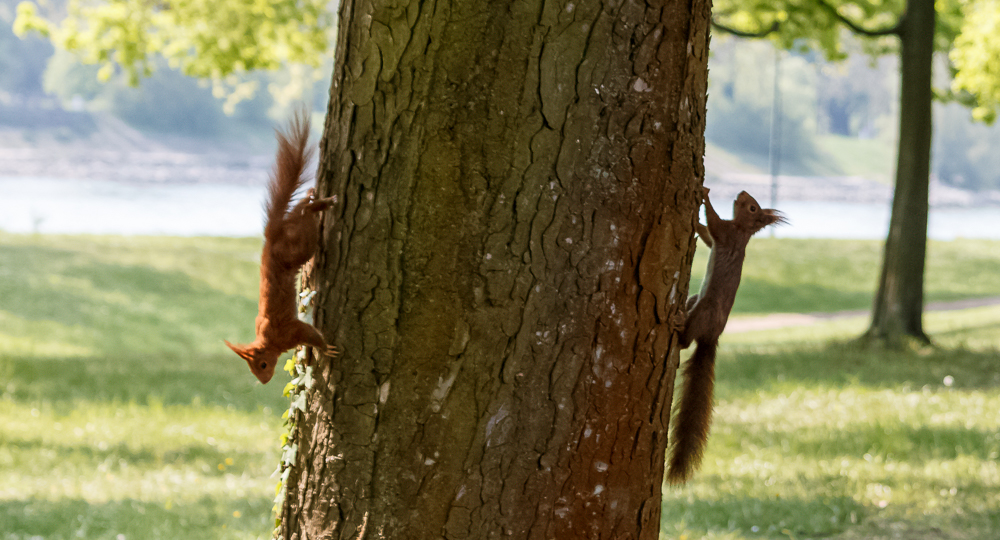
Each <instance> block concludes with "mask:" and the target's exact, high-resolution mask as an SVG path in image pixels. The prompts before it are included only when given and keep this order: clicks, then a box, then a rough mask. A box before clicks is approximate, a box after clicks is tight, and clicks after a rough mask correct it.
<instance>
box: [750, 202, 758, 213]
mask: <svg viewBox="0 0 1000 540" xmlns="http://www.w3.org/2000/svg"><path fill="white" fill-rule="evenodd" d="M750 211H751V212H756V211H757V207H756V206H754V205H752V204H751V205H750Z"/></svg>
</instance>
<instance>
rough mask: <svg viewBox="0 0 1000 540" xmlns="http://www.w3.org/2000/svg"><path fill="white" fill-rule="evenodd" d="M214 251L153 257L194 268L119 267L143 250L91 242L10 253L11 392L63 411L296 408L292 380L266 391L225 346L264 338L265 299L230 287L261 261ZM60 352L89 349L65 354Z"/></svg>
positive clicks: (5, 372)
mask: <svg viewBox="0 0 1000 540" xmlns="http://www.w3.org/2000/svg"><path fill="white" fill-rule="evenodd" d="M204 243H205V242H201V243H199V241H197V240H192V241H190V242H178V243H177V244H178V245H170V246H166V247H164V249H163V250H159V251H158V249H157V248H156V246H151V247H149V248H148V249H149V250H150V251H151V252H155V253H156V254H157V256H159V257H161V261H160V262H161V263H162V262H163V259H168V260H169V259H170V258H176V260H177V261H178V264H176V265H174V266H173V267H176V268H184V269H186V270H187V271H181V270H177V269H170V270H163V269H158V268H154V267H153V266H149V265H146V264H143V263H136V264H127V263H123V262H121V261H120V260H118V259H119V258H121V257H124V256H125V255H129V254H134V248H132V247H126V248H121V247H114V246H109V245H106V244H105V243H102V241H98V240H92V239H88V238H81V239H80V241H79V242H78V243H75V244H73V246H77V247H78V248H79V249H71V248H63V249H60V248H55V247H50V246H44V245H28V246H24V245H5V246H4V247H3V249H2V250H0V278H2V279H0V315H2V316H3V317H5V323H6V324H5V327H4V328H0V343H2V342H3V340H4V339H8V340H9V341H8V342H7V344H6V347H5V348H6V349H7V351H8V352H7V353H0V376H2V379H3V384H2V385H0V395H6V396H9V397H13V398H14V399H17V400H19V401H32V402H47V403H54V404H60V403H69V404H72V403H73V402H74V401H78V400H86V401H107V402H112V401H119V402H132V401H134V402H138V403H147V402H149V400H150V398H152V399H153V400H155V401H159V402H162V403H163V404H191V403H192V402H201V403H203V404H208V405H220V406H235V407H237V408H239V409H243V410H256V409H257V408H258V407H259V406H262V405H263V406H271V407H274V408H276V409H278V410H280V409H282V408H284V407H287V400H285V398H283V397H282V396H281V385H282V382H281V381H282V378H281V376H280V375H279V376H278V377H276V379H275V382H273V383H272V384H271V385H270V386H268V387H261V386H260V384H259V383H258V382H257V381H256V379H255V378H253V377H252V376H251V374H250V373H249V370H247V367H246V364H245V363H244V362H243V361H242V360H241V359H239V358H238V357H237V356H236V355H234V354H233V353H232V352H231V351H230V350H229V349H228V348H226V346H225V344H224V343H223V339H228V340H230V341H234V342H240V341H247V340H249V339H250V338H251V337H252V335H253V327H254V317H255V316H256V312H257V302H256V290H249V291H247V292H246V294H232V293H231V292H225V291H223V290H222V288H225V287H227V286H229V288H230V289H232V288H233V287H231V284H232V283H234V282H235V283H243V282H249V281H250V280H249V277H248V276H254V275H255V274H256V271H257V270H256V264H255V263H254V262H251V261H236V260H235V259H234V257H233V256H232V255H231V254H224V255H212V254H210V253H209V254H206V253H205V252H197V248H198V246H201V245H202V244H204ZM116 250H117V251H116ZM123 253H124V254H125V255H123ZM165 266H167V267H171V265H170V264H166V265H165ZM210 283H216V284H217V285H216V286H212V285H211V284H210ZM220 283H221V284H222V285H219V284H220ZM220 287H221V288H220ZM242 288H243V287H242V286H241V287H239V289H241V290H242ZM12 343H19V344H20V343H28V344H29V346H28V347H22V346H20V345H19V346H17V347H14V346H12V345H11V344H12ZM31 349H33V350H31ZM0 350H2V349H0ZM59 350H73V351H79V350H82V351H84V352H82V353H79V352H73V353H67V355H65V356H64V355H61V354H60V353H59V352H53V351H59Z"/></svg>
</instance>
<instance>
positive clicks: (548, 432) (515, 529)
mask: <svg viewBox="0 0 1000 540" xmlns="http://www.w3.org/2000/svg"><path fill="white" fill-rule="evenodd" d="M710 9H711V7H710V1H708V0H695V1H694V2H687V1H675V0H670V1H667V2H663V3H660V2H649V3H647V2H635V1H633V0H624V1H618V0H612V1H609V2H607V3H600V2H595V1H592V0H583V1H580V0H578V1H576V2H574V1H569V2H531V1H529V2H524V1H517V2H515V1H509V0H507V1H498V0H472V1H468V2H458V3H447V2H435V1H428V2H409V3H405V2H384V1H375V2H372V1H352V0H343V5H342V7H341V11H340V33H339V36H340V37H339V43H338V45H337V64H336V67H335V71H334V77H333V88H332V95H331V100H330V108H329V114H328V119H327V125H326V131H325V135H324V140H323V142H322V145H321V154H322V157H321V164H320V174H319V190H320V192H321V193H322V194H323V195H334V196H336V197H337V198H338V201H339V203H338V205H337V207H336V208H335V209H334V210H333V211H332V212H331V214H330V215H329V216H328V217H327V220H326V223H325V225H324V231H323V233H324V240H323V242H324V246H323V248H322V250H321V253H320V254H319V255H318V256H317V262H316V268H315V269H314V271H313V279H312V281H313V283H314V284H315V286H316V288H317V289H318V291H319V293H318V296H317V322H318V324H319V325H320V328H321V329H322V330H323V332H324V334H325V336H326V337H327V340H328V341H329V342H331V343H334V344H336V345H337V346H338V347H339V348H340V349H341V351H342V354H341V356H340V357H339V358H337V359H335V360H332V361H331V360H329V359H318V360H316V361H314V370H313V373H312V376H313V378H314V381H315V382H314V384H313V385H312V390H311V391H310V392H309V394H308V401H307V405H306V407H305V411H304V412H302V413H299V414H298V415H297V418H295V421H296V423H297V427H296V428H295V430H294V432H293V437H294V441H295V443H296V444H297V449H298V451H297V454H296V457H295V459H294V465H293V466H292V468H291V470H290V472H289V476H288V480H287V482H286V486H287V495H286V497H285V498H284V503H283V506H282V508H281V511H280V518H281V524H280V527H279V534H280V536H281V537H283V538H285V539H288V540H304V539H307V538H309V539H312V538H345V539H346V538H359V537H365V535H368V536H367V537H372V538H400V539H403V538H441V537H447V538H501V537H503V538H515V539H520V538H538V539H550V538H584V537H587V538H612V537H614V538H650V539H652V538H657V535H658V530H659V518H660V489H661V482H662V475H663V468H664V449H665V445H666V433H667V424H668V417H669V414H670V413H669V411H670V400H671V397H672V389H673V382H674V370H675V368H676V356H677V355H676V354H674V353H675V352H676V351H674V350H673V349H672V347H673V348H676V347H675V344H676V337H675V336H674V335H673V333H672V332H671V325H670V324H669V320H670V318H671V316H672V315H673V314H674V313H676V312H677V310H679V309H681V308H682V306H683V304H684V299H685V297H686V293H687V282H688V278H689V270H690V264H691V256H692V254H693V251H694V243H693V240H692V238H693V226H694V222H695V220H696V219H697V208H698V202H697V197H696V195H697V192H698V190H697V187H698V186H700V184H701V181H702V178H703V166H702V155H703V151H704V138H703V132H704V126H705V101H706V78H707V60H708V23H709V14H710ZM668 358H669V359H670V360H669V361H668Z"/></svg>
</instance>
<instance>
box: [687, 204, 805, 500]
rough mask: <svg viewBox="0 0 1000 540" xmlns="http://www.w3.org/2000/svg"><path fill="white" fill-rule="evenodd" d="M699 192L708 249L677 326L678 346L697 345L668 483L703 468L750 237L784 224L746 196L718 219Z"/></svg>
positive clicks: (774, 213) (701, 229) (699, 228)
mask: <svg viewBox="0 0 1000 540" xmlns="http://www.w3.org/2000/svg"><path fill="white" fill-rule="evenodd" d="M708 191H709V190H708V188H703V191H702V196H703V197H704V202H705V221H706V223H707V224H708V225H707V227H706V226H705V225H702V224H701V223H698V224H697V225H696V227H695V228H696V230H697V232H698V236H699V237H701V239H702V240H703V241H704V242H705V244H706V245H707V246H708V247H709V248H711V249H712V254H711V255H710V256H709V259H708V269H707V271H706V273H705V280H704V281H703V282H702V286H701V292H699V293H698V294H696V295H694V296H691V297H690V298H688V301H687V306H686V308H687V313H686V316H685V317H684V324H683V326H681V325H678V326H680V327H681V328H682V329H681V330H680V346H681V348H682V349H686V348H687V347H688V346H690V345H691V343H692V342H697V344H698V345H697V347H695V350H694V353H692V355H691V358H689V359H688V361H687V363H686V364H685V366H684V383H683V386H682V387H681V396H680V400H679V402H678V404H677V413H676V414H675V415H674V420H673V429H672V431H671V434H670V439H671V446H670V458H669V461H668V463H667V481H668V482H670V483H671V484H682V483H684V482H687V481H688V479H689V478H691V475H692V474H693V473H694V471H695V469H696V468H698V465H699V464H700V463H701V458H702V455H703V453H704V451H705V443H706V442H707V441H708V428H709V425H710V424H711V421H712V391H713V388H714V386H715V351H716V348H717V347H718V345H719V336H720V335H721V334H722V330H723V329H725V327H726V321H727V320H728V319H729V312H730V311H731V310H732V309H733V301H734V300H736V289H737V288H739V286H740V275H741V274H742V272H743V259H744V257H745V256H746V248H747V244H748V243H749V242H750V237H751V236H753V235H754V233H756V232H758V231H760V230H761V229H763V228H764V227H766V226H768V225H772V224H775V223H787V221H786V220H785V218H784V216H782V215H781V213H779V212H778V211H776V210H771V209H765V208H761V207H760V205H759V204H757V201H755V200H754V198H753V197H751V196H750V194H749V193H747V192H746V191H742V192H740V194H739V195H738V196H737V197H736V201H735V202H733V219H732V220H730V221H727V220H724V219H721V218H719V215H718V214H716V213H715V209H714V208H712V203H711V202H710V201H709V200H708Z"/></svg>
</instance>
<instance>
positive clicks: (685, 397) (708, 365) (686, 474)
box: [667, 339, 719, 484]
mask: <svg viewBox="0 0 1000 540" xmlns="http://www.w3.org/2000/svg"><path fill="white" fill-rule="evenodd" d="M718 346H719V341H718V339H715V340H712V341H710V342H707V343H701V342H699V343H698V344H697V346H696V347H695V350H694V353H693V354H692V355H691V358H689V359H688V361H687V363H685V365H684V383H683V385H682V387H681V397H680V400H679V401H678V403H677V413H676V414H675V415H674V419H673V422H672V423H673V428H672V429H671V432H670V441H671V442H670V458H669V460H668V462H667V481H668V482H670V483H671V484H683V483H685V482H687V481H688V480H689V479H690V478H691V475H693V474H694V471H695V470H696V469H697V468H698V466H699V465H700V464H701V458H702V456H703V455H704V453H705V444H706V443H707V442H708V428H709V425H710V424H711V423H712V392H713V389H714V387H715V351H716V349H717V348H718Z"/></svg>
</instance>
